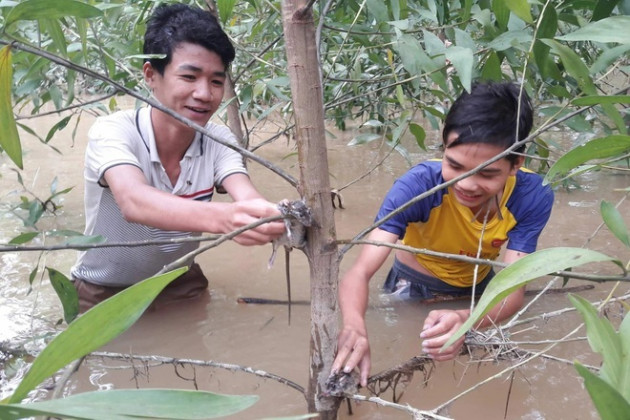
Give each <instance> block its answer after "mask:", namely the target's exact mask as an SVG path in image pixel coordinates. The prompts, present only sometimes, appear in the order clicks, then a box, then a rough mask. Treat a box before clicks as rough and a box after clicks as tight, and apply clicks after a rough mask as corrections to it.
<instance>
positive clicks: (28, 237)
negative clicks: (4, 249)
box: [9, 232, 39, 245]
mask: <svg viewBox="0 0 630 420" xmlns="http://www.w3.org/2000/svg"><path fill="white" fill-rule="evenodd" d="M37 236H39V232H26V233H22V234H21V235H18V236H16V237H15V238H13V239H11V240H10V241H9V245H21V244H25V243H27V242H30V241H32V240H33V239H35V238H36V237H37Z"/></svg>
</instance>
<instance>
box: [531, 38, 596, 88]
mask: <svg viewBox="0 0 630 420" xmlns="http://www.w3.org/2000/svg"><path fill="white" fill-rule="evenodd" d="M542 41H543V42H544V43H545V44H547V45H549V47H550V48H551V50H552V51H553V52H555V53H556V54H557V55H558V56H559V57H560V60H562V64H563V65H564V68H565V69H566V70H567V73H569V75H570V76H571V77H573V78H574V79H575V80H576V81H577V83H578V85H579V86H580V89H582V91H583V92H584V93H586V94H587V95H597V88H596V87H595V84H594V83H593V80H592V79H591V76H590V72H589V71H588V68H587V67H586V65H585V64H584V62H583V61H582V59H581V57H580V56H579V55H578V54H577V53H576V52H575V51H573V50H572V49H571V48H569V47H567V46H566V45H562V44H560V43H559V42H557V41H555V40H552V39H543V40H542Z"/></svg>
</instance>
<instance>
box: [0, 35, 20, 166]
mask: <svg viewBox="0 0 630 420" xmlns="http://www.w3.org/2000/svg"><path fill="white" fill-rule="evenodd" d="M12 80H13V67H12V63H11V46H10V45H7V46H6V47H4V48H2V49H1V50H0V127H2V135H0V147H1V148H2V149H3V150H4V151H5V152H6V154H7V156H9V158H10V159H11V160H12V161H13V163H15V165H16V166H17V167H18V168H20V169H24V166H23V163H22V145H21V143H20V136H19V134H18V131H17V126H16V125H15V117H14V116H13V105H12V104H11V84H12Z"/></svg>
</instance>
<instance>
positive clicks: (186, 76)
mask: <svg viewBox="0 0 630 420" xmlns="http://www.w3.org/2000/svg"><path fill="white" fill-rule="evenodd" d="M181 77H182V79H186V80H195V76H194V75H192V74H182V76H181Z"/></svg>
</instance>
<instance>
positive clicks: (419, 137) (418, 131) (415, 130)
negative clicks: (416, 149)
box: [409, 123, 427, 150]
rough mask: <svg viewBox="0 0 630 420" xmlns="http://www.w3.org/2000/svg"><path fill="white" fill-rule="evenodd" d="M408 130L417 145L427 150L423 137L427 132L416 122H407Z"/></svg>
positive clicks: (424, 137) (425, 136)
mask: <svg viewBox="0 0 630 420" xmlns="http://www.w3.org/2000/svg"><path fill="white" fill-rule="evenodd" d="M409 131H410V132H411V134H413V136H414V138H415V139H416V143H417V144H418V146H420V148H421V149H422V150H427V148H426V146H425V145H424V139H426V138H427V133H426V132H425V131H424V128H422V127H421V126H420V125H418V124H416V123H409Z"/></svg>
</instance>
